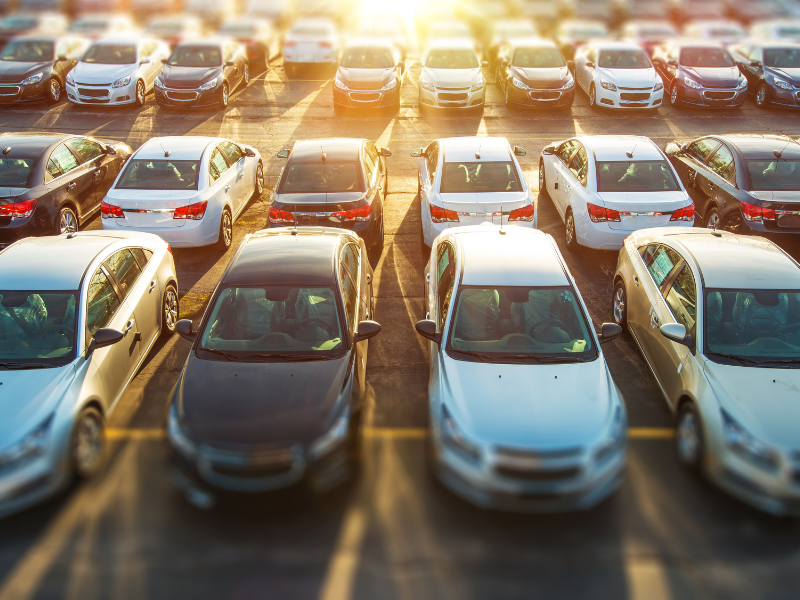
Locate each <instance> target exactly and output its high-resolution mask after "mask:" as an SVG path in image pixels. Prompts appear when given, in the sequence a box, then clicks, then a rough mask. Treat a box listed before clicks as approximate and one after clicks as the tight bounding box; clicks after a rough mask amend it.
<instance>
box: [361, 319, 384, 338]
mask: <svg viewBox="0 0 800 600" xmlns="http://www.w3.org/2000/svg"><path fill="white" fill-rule="evenodd" d="M380 332H381V326H380V325H378V324H377V323H376V322H375V321H361V322H360V323H359V324H358V329H357V330H356V339H355V341H356V342H363V341H364V340H368V339H369V338H371V337H375V336H376V335H378V334H379V333H380Z"/></svg>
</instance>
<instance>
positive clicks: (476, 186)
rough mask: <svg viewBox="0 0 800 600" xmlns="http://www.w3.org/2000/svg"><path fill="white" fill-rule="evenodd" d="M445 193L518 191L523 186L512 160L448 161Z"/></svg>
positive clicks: (443, 183)
mask: <svg viewBox="0 0 800 600" xmlns="http://www.w3.org/2000/svg"><path fill="white" fill-rule="evenodd" d="M442 166H443V172H442V182H441V186H440V188H441V189H440V191H441V192H442V193H443V194H447V193H451V194H465V193H467V194H468V193H493V192H518V191H519V190H520V189H521V187H520V183H519V178H518V177H517V170H516V168H515V167H514V163H512V162H510V161H509V162H446V163H444V165H442Z"/></svg>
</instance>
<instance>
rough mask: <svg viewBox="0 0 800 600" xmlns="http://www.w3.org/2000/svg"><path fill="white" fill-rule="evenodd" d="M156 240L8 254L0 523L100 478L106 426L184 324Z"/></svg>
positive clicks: (79, 238) (1, 360)
mask: <svg viewBox="0 0 800 600" xmlns="http://www.w3.org/2000/svg"><path fill="white" fill-rule="evenodd" d="M178 312H179V311H178V280H177V277H176V275H175V264H174V262H173V260H172V253H171V251H170V248H169V246H168V245H167V244H166V243H165V242H163V241H162V240H161V239H159V238H157V237H156V236H154V235H149V234H132V233H127V232H120V233H109V232H102V231H97V232H94V231H93V232H85V233H70V234H65V235H60V236H56V237H39V238H26V239H24V240H21V241H19V242H16V243H15V244H12V245H11V246H9V247H7V248H6V249H5V250H3V251H2V252H0V516H4V515H8V514H11V513H13V512H16V511H18V510H21V509H23V508H25V507H27V506H29V505H31V504H34V503H36V502H38V501H40V500H42V499H44V498H46V497H47V496H49V495H51V494H52V493H54V492H56V491H57V490H59V489H61V488H62V487H64V486H65V485H66V484H68V483H69V481H70V480H71V479H72V478H74V477H78V478H86V477H90V476H92V475H93V474H95V473H96V472H97V471H98V470H99V469H100V468H101V467H102V465H103V459H104V455H105V436H104V423H105V420H106V419H107V418H108V416H109V415H110V414H111V413H112V411H113V410H114V407H115V405H116V403H117V401H118V400H119V398H120V396H121V395H122V393H123V392H124V390H125V388H126V386H127V385H128V383H129V382H130V380H131V379H132V378H133V376H134V374H135V373H136V371H137V369H138V368H139V366H140V365H141V364H142V362H143V361H144V360H145V358H146V357H147V354H148V352H149V351H150V349H151V348H152V347H153V344H154V343H155V342H156V340H157V339H158V337H159V335H161V333H162V332H163V333H171V332H172V331H173V330H174V328H175V323H176V322H177V318H178Z"/></svg>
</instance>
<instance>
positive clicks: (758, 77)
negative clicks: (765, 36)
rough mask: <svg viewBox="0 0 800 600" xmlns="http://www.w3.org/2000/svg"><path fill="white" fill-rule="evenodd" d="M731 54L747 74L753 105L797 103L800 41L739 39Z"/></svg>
mask: <svg viewBox="0 0 800 600" xmlns="http://www.w3.org/2000/svg"><path fill="white" fill-rule="evenodd" d="M731 54H732V55H733V58H734V59H735V60H736V63H737V64H738V65H739V70H740V71H741V72H742V74H743V75H744V76H745V77H747V82H748V84H749V88H750V91H751V93H753V94H754V95H755V98H756V106H758V107H759V108H766V107H767V106H769V105H770V104H775V105H779V106H800V44H795V43H791V42H780V41H769V42H760V43H759V42H743V43H741V44H737V45H736V46H733V47H732V48H731Z"/></svg>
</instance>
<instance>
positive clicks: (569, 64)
mask: <svg viewBox="0 0 800 600" xmlns="http://www.w3.org/2000/svg"><path fill="white" fill-rule="evenodd" d="M567 69H569V70H570V72H572V73H574V72H575V61H574V60H568V61H567Z"/></svg>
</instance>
